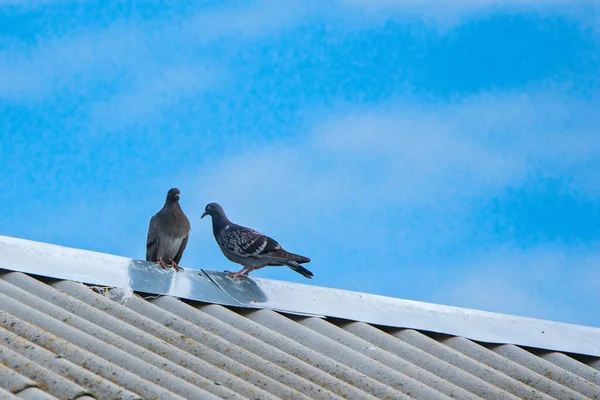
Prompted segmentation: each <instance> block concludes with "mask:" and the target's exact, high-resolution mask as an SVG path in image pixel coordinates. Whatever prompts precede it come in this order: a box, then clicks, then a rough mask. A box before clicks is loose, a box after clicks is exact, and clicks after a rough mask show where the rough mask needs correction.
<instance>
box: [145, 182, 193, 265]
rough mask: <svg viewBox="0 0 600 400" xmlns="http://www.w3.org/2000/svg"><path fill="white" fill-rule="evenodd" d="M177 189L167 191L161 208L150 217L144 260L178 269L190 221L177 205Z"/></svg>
mask: <svg viewBox="0 0 600 400" xmlns="http://www.w3.org/2000/svg"><path fill="white" fill-rule="evenodd" d="M179 197H180V192H179V189H177V188H173V189H170V190H169V191H168V192H167V200H166V201H165V205H164V206H163V208H162V209H161V210H160V211H159V212H157V213H156V214H155V215H154V216H153V217H152V218H151V219H150V226H149V227H148V239H147V241H146V261H153V262H155V263H157V264H158V265H160V266H161V267H163V268H167V266H168V265H170V266H171V267H173V268H175V270H176V271H179V270H180V269H181V267H179V265H178V264H179V261H181V256H183V251H184V250H185V246H186V245H187V242H188V238H189V237H190V230H191V226H190V221H189V220H188V219H187V217H186V216H185V214H184V213H183V210H182V209H181V205H179Z"/></svg>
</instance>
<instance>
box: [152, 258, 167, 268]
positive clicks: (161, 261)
mask: <svg viewBox="0 0 600 400" xmlns="http://www.w3.org/2000/svg"><path fill="white" fill-rule="evenodd" d="M154 263H155V264H158V265H160V266H161V267H162V269H167V268H169V266H168V265H167V264H165V262H164V261H163V260H158V261H155V262H154Z"/></svg>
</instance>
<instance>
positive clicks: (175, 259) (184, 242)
mask: <svg viewBox="0 0 600 400" xmlns="http://www.w3.org/2000/svg"><path fill="white" fill-rule="evenodd" d="M189 237H190V235H189V234H188V235H186V236H185V237H184V238H183V240H182V241H181V246H180V247H179V251H178V252H177V254H176V255H175V257H173V261H175V263H176V264H179V261H181V257H182V256H183V251H184V250H185V246H187V242H188V238H189Z"/></svg>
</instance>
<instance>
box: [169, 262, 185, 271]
mask: <svg viewBox="0 0 600 400" xmlns="http://www.w3.org/2000/svg"><path fill="white" fill-rule="evenodd" d="M171 267H173V268H175V271H177V272H179V271H181V270H182V269H183V268H181V267H180V266H179V265H177V263H176V262H175V261H173V260H171Z"/></svg>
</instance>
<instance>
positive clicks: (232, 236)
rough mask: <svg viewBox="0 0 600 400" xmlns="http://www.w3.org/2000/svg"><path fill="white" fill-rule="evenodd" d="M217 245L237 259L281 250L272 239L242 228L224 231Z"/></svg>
mask: <svg viewBox="0 0 600 400" xmlns="http://www.w3.org/2000/svg"><path fill="white" fill-rule="evenodd" d="M219 244H220V245H221V246H222V247H224V248H225V249H227V250H228V251H230V252H231V253H233V254H235V255H237V256H239V257H257V258H260V257H261V256H264V255H267V254H270V253H272V252H273V251H277V250H279V249H281V245H280V244H279V243H277V241H275V240H274V239H272V238H270V237H268V236H266V235H263V234H262V233H260V232H258V231H255V230H254V229H250V228H246V227H243V226H232V227H230V228H228V229H226V230H225V231H224V232H223V234H222V235H221V238H220V240H219Z"/></svg>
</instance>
